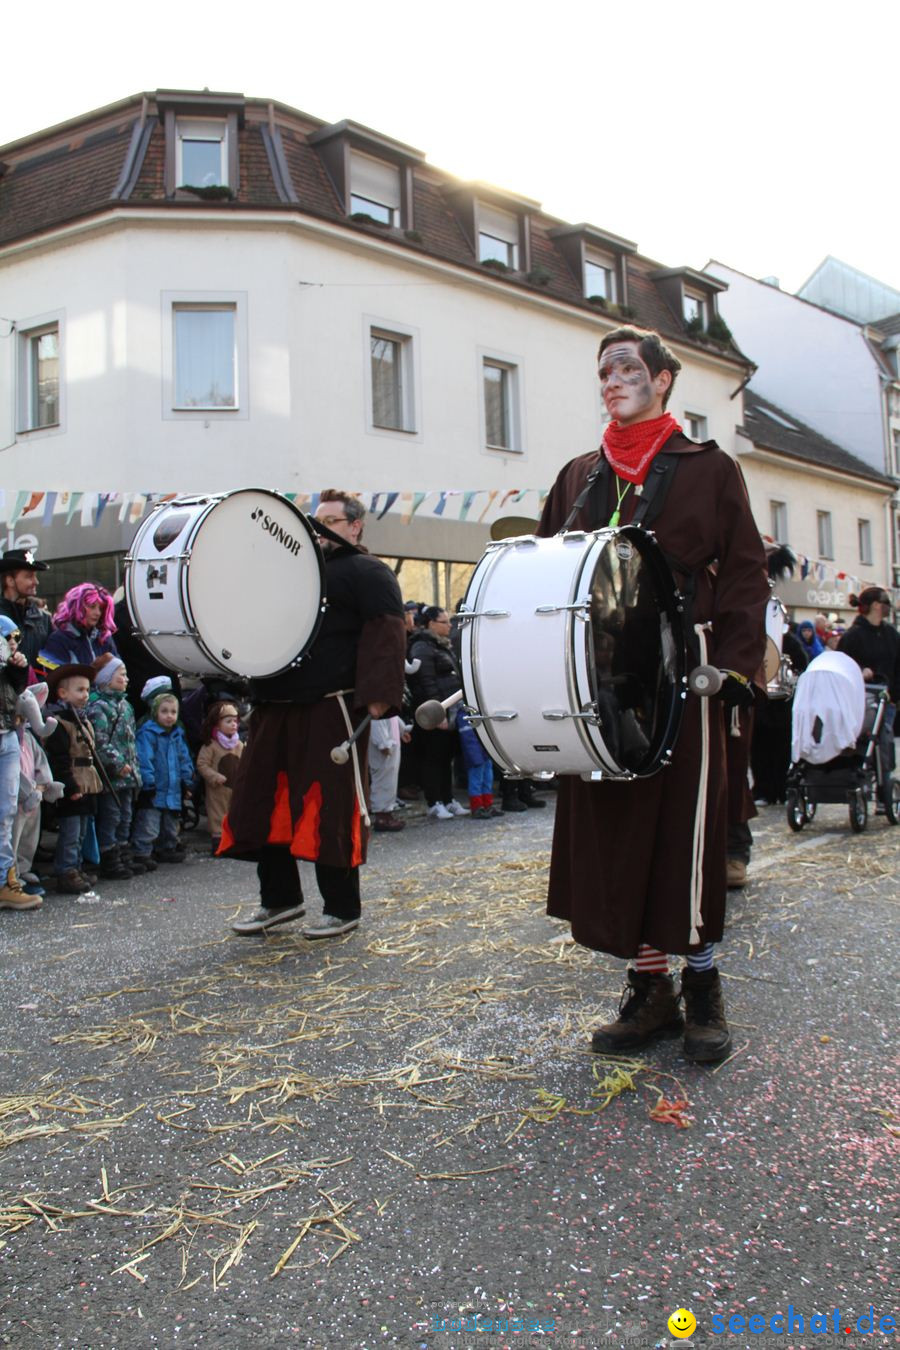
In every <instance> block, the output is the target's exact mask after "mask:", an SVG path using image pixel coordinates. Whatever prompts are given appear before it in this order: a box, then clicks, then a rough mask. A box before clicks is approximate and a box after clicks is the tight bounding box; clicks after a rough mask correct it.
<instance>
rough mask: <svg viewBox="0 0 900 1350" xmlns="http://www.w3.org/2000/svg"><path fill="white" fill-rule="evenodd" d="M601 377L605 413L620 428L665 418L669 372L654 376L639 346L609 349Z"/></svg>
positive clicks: (621, 345) (623, 344) (628, 344)
mask: <svg viewBox="0 0 900 1350" xmlns="http://www.w3.org/2000/svg"><path fill="white" fill-rule="evenodd" d="M598 374H599V376H600V393H601V394H602V396H603V402H604V403H605V405H606V410H607V412H608V413H609V414H610V416H611V417H612V418H613V420H614V421H616V422H617V423H618V424H619V426H621V427H627V426H631V424H632V423H634V422H647V421H649V420H650V419H651V418H654V417H661V416H662V413H663V395H664V394H665V391H666V389H667V388H668V387H669V379H668V378H667V376H668V372H667V371H661V372H660V374H659V375H656V376H653V375H651V374H650V371H649V370H648V369H647V367H646V365H645V364H644V361H643V358H642V357H641V355H640V351H639V349H638V344H637V343H636V342H620V343H617V344H616V345H615V346H613V347H607V349H606V351H605V352H604V353H603V355H602V357H601V358H600V366H599V370H598Z"/></svg>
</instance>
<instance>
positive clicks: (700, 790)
mask: <svg viewBox="0 0 900 1350" xmlns="http://www.w3.org/2000/svg"><path fill="white" fill-rule="evenodd" d="M711 626H712V625H711V624H708V623H695V624H694V632H695V633H696V634H697V637H698V639H699V642H700V664H701V665H704V666H705V665H706V633H707V629H709V628H710V627H711ZM709 702H710V701H709V699H708V698H701V699H700V781H699V783H698V785H697V805H696V807H695V809H694V854H693V860H692V864H691V934H690V937H689V939H688V941H689V942H691V943H695V942H699V941H700V918H701V913H700V902H701V900H702V898H703V851H704V849H705V847H706V795H707V790H708V787H709Z"/></svg>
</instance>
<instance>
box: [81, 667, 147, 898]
mask: <svg viewBox="0 0 900 1350" xmlns="http://www.w3.org/2000/svg"><path fill="white" fill-rule="evenodd" d="M92 664H93V666H94V669H95V671H96V672H97V673H96V675H95V676H94V687H93V689H92V690H91V696H90V699H89V700H88V705H87V715H88V718H89V719H90V723H91V726H92V727H93V728H94V739H95V740H96V743H97V758H98V759H99V761H100V764H101V766H102V768H103V769H104V771H105V774H106V778H107V780H108V782H107V783H106V784H105V785H104V787H105V790H104V792H103V793H101V795H100V798H99V799H98V801H97V843H98V846H99V848H100V875H101V877H108V878H109V879H110V880H112V881H127V880H128V879H129V878H130V877H132V876H136V875H137V874H138V873H140V872H146V871H148V870H149V871H153V870H154V868H155V867H156V864H155V863H154V862H153V861H152V860H151V861H150V866H149V868H148V866H147V864H146V862H143V861H141V860H140V859H138V858H134V857H132V856H131V851H130V848H129V844H128V840H129V837H130V834H131V820H132V816H133V814H134V799H135V797H136V796H137V793H138V792H139V790H140V787H141V775H140V771H139V769H138V762H137V746H136V744H135V734H136V728H135V721H134V711H133V709H132V707H131V704H130V703H129V702H128V699H127V698H126V697H125V692H126V690H127V689H128V672H127V670H126V669H125V662H124V661H123V660H122V658H121V657H120V656H113V655H112V653H111V652H106V653H105V654H104V655H103V656H98V657H97V659H96V661H94V662H93V663H92Z"/></svg>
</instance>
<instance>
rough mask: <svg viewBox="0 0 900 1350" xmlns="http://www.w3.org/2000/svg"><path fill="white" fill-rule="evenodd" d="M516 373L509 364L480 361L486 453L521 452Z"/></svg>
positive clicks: (517, 371)
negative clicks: (487, 451) (499, 451)
mask: <svg viewBox="0 0 900 1350" xmlns="http://www.w3.org/2000/svg"><path fill="white" fill-rule="evenodd" d="M518 377H519V370H518V366H515V365H513V364H512V363H511V362H508V361H502V360H498V359H495V358H494V357H484V358H482V388H483V391H484V437H485V444H486V446H487V448H488V449H489V450H510V451H514V452H516V453H518V452H520V451H521V448H522V447H521V436H520V431H519V379H518Z"/></svg>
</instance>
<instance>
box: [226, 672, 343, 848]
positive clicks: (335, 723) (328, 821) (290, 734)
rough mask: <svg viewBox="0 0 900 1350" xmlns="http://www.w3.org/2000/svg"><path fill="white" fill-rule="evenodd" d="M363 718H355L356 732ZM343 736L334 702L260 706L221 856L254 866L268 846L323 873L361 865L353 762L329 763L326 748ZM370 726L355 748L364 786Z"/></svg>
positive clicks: (232, 799) (252, 724)
mask: <svg viewBox="0 0 900 1350" xmlns="http://www.w3.org/2000/svg"><path fill="white" fill-rule="evenodd" d="M361 717H362V714H353V713H352V712H351V720H352V722H353V725H354V726H356V725H357V724H358V723H359V721H360V720H361ZM346 738H347V727H346V723H345V722H344V718H343V714H342V712H341V709H340V705H339V703H338V700H337V699H335V698H326V699H322V700H321V701H320V702H318V703H264V704H262V705H260V707H258V708H256V709H255V710H254V712H253V714H252V716H251V718H250V737H249V740H248V742H247V746H246V749H245V750H244V753H243V755H242V756H241V761H240V767H239V769H238V773H237V779H236V781H235V784H234V790H233V792H232V796H231V806H230V807H229V810H228V814H227V815H226V817H225V819H224V821H223V822H222V842H221V844H220V846H219V850H218V851H219V854H220V855H223V856H225V857H228V858H241V859H244V860H245V861H248V862H258V861H259V857H260V850H261V849H263V848H265V847H266V846H267V845H272V844H278V845H281V846H282V847H284V846H287V847H288V848H289V849H290V851H291V853H292V854H293V855H294V857H295V858H304V859H306V860H307V861H308V862H320V863H324V864H325V865H326V866H328V867H358V866H359V865H360V864H361V863H364V862H365V860H366V846H367V844H368V830H367V829H366V827H365V825H364V823H363V820H362V818H361V816H360V811H359V803H358V801H357V798H356V784H355V781H354V776H353V760H352V758H351V759H350V760H348V762H347V763H346V764H334V763H333V762H332V760H331V750H332V749H333V747H334V746H336V745H340V744H341V742H342V741H344V740H346ZM368 742H369V732H368V728H366V730H365V731H364V732H363V734H362V735H361V736H360V738H359V740H358V741H357V742H356V746H357V752H358V754H359V762H360V777H361V780H362V783H363V786H364V788H367V784H368V770H367V765H366V751H367V749H368Z"/></svg>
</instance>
